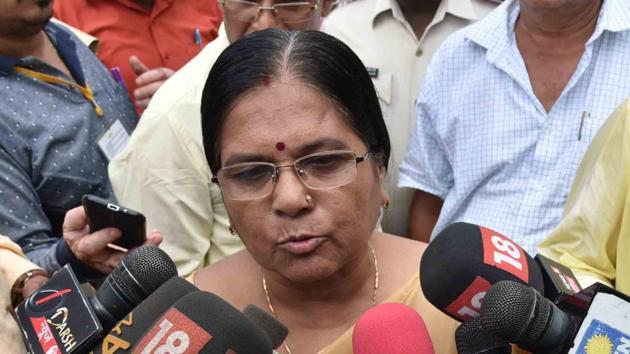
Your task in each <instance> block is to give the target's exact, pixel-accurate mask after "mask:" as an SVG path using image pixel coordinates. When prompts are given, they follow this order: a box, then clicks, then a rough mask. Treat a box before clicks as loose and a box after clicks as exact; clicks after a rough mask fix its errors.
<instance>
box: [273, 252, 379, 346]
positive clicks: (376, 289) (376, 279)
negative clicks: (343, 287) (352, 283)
mask: <svg viewBox="0 0 630 354" xmlns="http://www.w3.org/2000/svg"><path fill="white" fill-rule="evenodd" d="M368 246H369V247H370V251H371V252H372V259H373V261H374V292H373V293H372V306H374V305H376V293H377V292H378V260H377V259H376V252H374V247H372V244H371V243H369V242H368ZM262 286H263V291H264V292H265V298H266V299H267V305H269V310H271V314H272V315H273V317H275V318H278V316H277V315H276V311H274V309H273V306H272V305H271V299H270V298H269V291H268V290H267V280H266V279H265V274H263V276H262ZM283 344H284V349H286V350H287V353H288V354H292V353H291V349H289V344H287V341H286V340H285V341H284V343H283Z"/></svg>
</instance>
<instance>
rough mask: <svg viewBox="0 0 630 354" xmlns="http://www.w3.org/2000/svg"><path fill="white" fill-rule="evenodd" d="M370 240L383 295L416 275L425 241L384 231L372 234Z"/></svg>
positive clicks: (390, 292)
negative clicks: (374, 253)
mask: <svg viewBox="0 0 630 354" xmlns="http://www.w3.org/2000/svg"><path fill="white" fill-rule="evenodd" d="M370 242H371V243H372V245H373V246H374V251H375V252H376V258H377V260H378V266H379V272H380V273H381V284H382V285H383V295H389V294H392V293H394V292H396V291H397V290H399V289H400V287H401V286H403V285H404V284H407V283H409V281H410V279H411V278H412V277H415V278H417V277H418V269H419V267H420V259H421V258H422V254H423V253H424V250H425V248H426V243H423V242H419V241H414V240H410V239H408V238H404V237H401V236H394V235H390V234H385V233H378V234H376V235H374V237H372V239H371V241H370Z"/></svg>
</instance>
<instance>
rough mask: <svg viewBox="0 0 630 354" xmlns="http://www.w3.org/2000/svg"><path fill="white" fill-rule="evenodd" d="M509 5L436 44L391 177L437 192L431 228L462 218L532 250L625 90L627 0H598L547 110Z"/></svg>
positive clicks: (629, 77)
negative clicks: (567, 75)
mask: <svg viewBox="0 0 630 354" xmlns="http://www.w3.org/2000/svg"><path fill="white" fill-rule="evenodd" d="M518 14H519V4H518V1H516V0H509V1H507V2H506V3H504V4H502V5H501V6H499V7H498V8H497V9H496V10H495V11H494V12H493V13H491V14H490V15H488V17H486V18H485V19H484V20H483V21H480V22H479V23H477V24H474V25H472V26H470V27H468V28H466V29H463V30H462V31H460V32H457V33H455V34H453V35H452V36H451V37H449V39H448V40H447V41H446V42H445V43H444V45H443V46H442V47H441V48H440V50H439V51H438V53H436V55H435V57H434V61H433V63H432V64H431V66H430V68H429V72H428V74H427V78H426V79H425V81H424V84H423V88H422V91H421V93H420V96H419V98H418V105H417V117H416V119H417V120H416V125H415V128H414V130H413V135H412V138H411V140H410V142H409V146H408V148H407V152H406V154H405V159H404V161H403V163H402V165H401V167H400V180H399V186H403V187H411V188H415V189H419V190H423V191H426V192H428V193H431V194H434V195H436V196H438V197H440V198H442V199H443V200H444V205H443V206H442V211H441V213H440V216H439V218H438V222H437V224H436V227H435V229H434V230H433V234H432V237H435V235H436V234H437V233H439V232H440V231H441V230H442V229H444V227H445V226H447V225H449V224H451V223H453V222H456V221H466V222H470V223H475V224H480V225H483V226H486V227H489V228H491V229H494V230H496V231H498V232H501V233H503V234H505V235H506V236H508V237H510V238H512V239H513V240H515V241H516V242H517V243H519V244H520V245H521V246H523V248H525V249H526V250H527V251H528V252H530V253H531V254H535V250H536V248H535V246H536V244H538V243H539V242H540V241H541V240H542V239H544V238H545V236H547V235H548V234H549V233H550V231H551V230H552V229H553V228H554V227H555V226H556V225H557V224H558V222H559V220H560V217H561V215H562V208H563V206H564V203H565V201H566V198H567V195H568V193H569V188H570V186H571V182H572V181H573V178H574V175H575V172H576V170H577V167H578V164H579V162H580V160H581V158H582V155H583V154H584V152H585V150H586V148H587V147H588V145H589V143H590V141H591V139H592V138H593V136H594V135H595V133H596V132H597V130H598V129H599V127H600V125H601V124H602V123H603V122H604V120H605V119H606V118H607V117H608V116H609V115H610V114H611V113H612V112H613V110H614V109H615V108H616V107H617V106H618V105H619V104H620V103H621V102H623V100H624V98H625V97H628V96H630V70H628V68H630V2H628V1H627V0H605V1H604V3H603V6H602V10H601V12H600V15H599V19H598V21H597V25H596V28H595V31H594V33H593V35H592V36H591V38H590V39H589V40H588V42H587V44H586V49H585V51H584V54H583V55H582V58H581V59H580V62H579V64H578V66H577V68H576V70H575V72H574V74H573V76H572V77H571V79H570V80H569V82H568V84H567V85H566V87H565V88H564V91H563V92H562V94H561V96H560V97H559V98H558V100H557V101H556V103H555V104H554V106H553V108H552V109H551V111H550V112H548V113H547V112H546V111H545V109H544V108H543V105H542V104H541V103H540V101H539V100H538V98H537V97H536V96H535V95H534V92H533V90H532V85H531V83H530V81H529V75H528V73H527V70H526V67H525V64H524V61H523V58H522V57H521V55H520V53H519V51H518V48H517V46H516V41H515V36H514V26H515V23H516V19H517V17H518ZM585 112H586V113H585ZM582 117H584V118H582Z"/></svg>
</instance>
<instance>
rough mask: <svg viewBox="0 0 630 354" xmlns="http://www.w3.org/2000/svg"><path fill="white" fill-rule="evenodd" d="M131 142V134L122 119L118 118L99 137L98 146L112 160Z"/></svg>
mask: <svg viewBox="0 0 630 354" xmlns="http://www.w3.org/2000/svg"><path fill="white" fill-rule="evenodd" d="M127 142H129V134H128V133H127V131H126V130H125V127H123V125H122V123H121V122H120V120H118V119H116V121H115V122H114V124H112V126H111V127H109V129H108V130H107V131H106V132H105V134H103V136H102V137H101V138H100V139H98V147H99V148H101V151H102V152H103V153H104V154H105V156H106V157H107V159H108V160H109V161H111V160H112V159H113V158H114V156H116V155H117V154H118V153H119V152H121V151H122V149H124V148H125V146H127Z"/></svg>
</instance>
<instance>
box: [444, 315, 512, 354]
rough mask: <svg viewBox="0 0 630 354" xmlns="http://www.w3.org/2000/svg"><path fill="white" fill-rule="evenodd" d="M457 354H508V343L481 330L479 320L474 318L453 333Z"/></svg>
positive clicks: (509, 349)
mask: <svg viewBox="0 0 630 354" xmlns="http://www.w3.org/2000/svg"><path fill="white" fill-rule="evenodd" d="M455 343H456V344H457V352H458V353H459V354H510V353H512V347H511V346H510V343H508V342H506V341H505V340H503V339H501V338H499V337H497V336H495V335H494V334H491V333H488V332H487V331H484V330H483V329H481V320H480V319H479V317H474V318H471V319H469V320H468V321H466V322H464V323H462V324H461V325H459V327H457V330H456V331H455Z"/></svg>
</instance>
